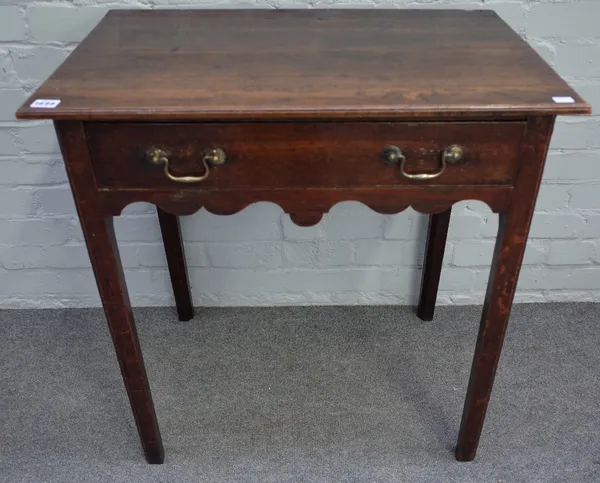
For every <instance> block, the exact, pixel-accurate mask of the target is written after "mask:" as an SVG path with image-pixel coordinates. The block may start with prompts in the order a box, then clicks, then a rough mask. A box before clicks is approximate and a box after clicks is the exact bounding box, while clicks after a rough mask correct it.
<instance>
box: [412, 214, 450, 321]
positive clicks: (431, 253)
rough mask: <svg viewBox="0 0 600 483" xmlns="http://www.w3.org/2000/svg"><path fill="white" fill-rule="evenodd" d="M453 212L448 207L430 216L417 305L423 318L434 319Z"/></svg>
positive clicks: (419, 315) (418, 312) (418, 313)
mask: <svg viewBox="0 0 600 483" xmlns="http://www.w3.org/2000/svg"><path fill="white" fill-rule="evenodd" d="M451 213H452V209H451V208H448V209H447V210H446V211H442V212H441V213H438V214H434V215H431V216H430V217H429V229H428V232H427V245H426V248H425V260H424V262H423V275H422V280H421V295H420V297H419V306H418V307H417V316H418V317H419V318H420V319H421V320H426V321H429V320H433V312H434V311H435V301H436V298H437V294H438V287H439V286H440V276H441V274H442V263H443V261H444V252H445V251H446V239H447V237H448V225H449V224H450V214H451Z"/></svg>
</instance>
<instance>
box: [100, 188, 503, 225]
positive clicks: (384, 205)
mask: <svg viewBox="0 0 600 483" xmlns="http://www.w3.org/2000/svg"><path fill="white" fill-rule="evenodd" d="M512 192H513V187H512V186H495V187H489V186H484V187H480V186H454V187H452V186H399V187H378V186H367V187H360V188H334V189H331V188H325V187H323V188H296V189H292V188H288V189H271V190H201V189H198V188H196V189H181V190H172V189H163V190H159V189H154V190H141V189H130V190H128V189H119V190H116V189H105V190H100V191H99V192H98V196H99V198H100V200H101V203H102V206H103V209H104V210H106V212H107V213H110V214H112V215H114V216H117V215H119V214H120V213H121V211H122V210H123V208H124V207H125V206H127V205H128V204H130V203H135V202H138V201H147V202H149V203H155V204H156V205H157V206H160V207H161V208H162V209H163V210H164V211H166V212H168V213H171V214H174V215H180V216H185V215H192V214H194V213H195V212H196V211H198V210H199V209H200V208H205V209H206V210H207V211H210V212H211V213H214V214H215V215H232V214H234V213H237V212H238V211H241V210H243V209H244V208H245V207H246V206H248V205H250V204H252V203H257V202H261V201H268V202H270V203H275V204H277V205H279V206H280V207H281V208H282V209H283V211H285V212H286V213H290V214H292V213H293V214H294V215H295V216H296V217H297V218H299V219H300V218H301V219H304V220H306V221H308V220H313V221H314V220H315V219H316V213H318V214H320V215H322V214H323V213H327V212H328V211H329V210H330V209H331V207H332V206H334V205H336V204H337V203H341V202H342V201H350V200H354V201H359V202H361V203H363V204H365V205H367V206H368V207H369V208H371V209H373V210H374V211H376V212H378V213H381V214H385V215H392V214H396V213H400V212H401V211H404V210H405V209H407V208H408V207H412V208H413V209H415V210H416V211H418V212H420V213H427V214H431V213H440V212H442V211H444V210H447V209H448V208H450V207H451V206H452V205H453V204H454V203H455V202H457V201H460V200H480V201H483V202H484V203H486V204H487V205H488V206H489V207H490V208H491V210H492V211H493V212H495V213H498V212H501V211H504V210H505V209H506V208H507V207H508V206H509V204H510V201H511V199H512ZM315 223H316V221H315ZM302 224H303V225H305V224H306V222H303V223H302Z"/></svg>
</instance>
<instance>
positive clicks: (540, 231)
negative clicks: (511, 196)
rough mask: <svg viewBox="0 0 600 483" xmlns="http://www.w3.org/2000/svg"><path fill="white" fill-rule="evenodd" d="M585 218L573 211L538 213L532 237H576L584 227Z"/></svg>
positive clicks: (532, 229) (534, 218) (535, 216)
mask: <svg viewBox="0 0 600 483" xmlns="http://www.w3.org/2000/svg"><path fill="white" fill-rule="evenodd" d="M584 226H585V223H584V221H583V218H581V217H580V216H577V215H576V214H573V213H536V214H535V215H534V217H533V221H532V223H531V231H530V233H529V236H530V237H531V238H574V237H576V236H578V235H579V234H580V233H581V232H582V231H583V229H584Z"/></svg>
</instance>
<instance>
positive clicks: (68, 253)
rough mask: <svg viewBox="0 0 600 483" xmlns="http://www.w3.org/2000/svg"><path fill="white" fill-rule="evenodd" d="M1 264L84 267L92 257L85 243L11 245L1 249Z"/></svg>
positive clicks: (21, 266)
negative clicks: (71, 244) (70, 244)
mask: <svg viewBox="0 0 600 483" xmlns="http://www.w3.org/2000/svg"><path fill="white" fill-rule="evenodd" d="M0 265H2V266H3V267H4V268H6V269H9V270H21V269H30V268H56V269H64V268H84V267H90V259H89V256H88V254H87V250H86V248H85V246H84V245H76V246H11V247H3V248H2V250H0Z"/></svg>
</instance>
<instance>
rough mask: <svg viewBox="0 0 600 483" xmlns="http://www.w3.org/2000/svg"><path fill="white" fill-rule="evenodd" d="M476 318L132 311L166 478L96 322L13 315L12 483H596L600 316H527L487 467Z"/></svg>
mask: <svg viewBox="0 0 600 483" xmlns="http://www.w3.org/2000/svg"><path fill="white" fill-rule="evenodd" d="M479 312H480V308H479V307H442V308H439V309H438V311H437V314H436V318H435V321H434V322H430V323H423V322H421V321H419V320H418V319H417V318H416V317H415V316H414V314H413V311H412V309H410V308H408V307H295V308H223V309H215V308H211V309H197V315H196V318H195V319H194V320H193V321H191V322H186V323H181V322H177V321H176V317H175V314H174V310H173V309H168V308H160V309H151V308H145V309H137V310H135V315H136V317H137V320H138V330H139V335H140V340H141V343H142V347H143V349H144V354H145V358H146V365H147V368H148V374H149V377H150V383H151V386H152V390H153V393H154V400H155V404H156V411H157V414H158V419H159V423H160V426H161V430H162V435H163V440H164V444H165V451H166V461H165V464H164V465H162V466H151V465H147V464H146V463H145V461H144V458H143V456H142V453H141V449H140V444H139V441H138V437H137V433H136V430H135V426H134V425H133V420H132V416H131V413H130V409H129V405H128V401H127V397H126V394H125V391H124V388H123V385H122V381H121V379H120V374H119V372H118V366H117V363H116V359H115V357H114V354H113V351H112V345H111V343H110V339H109V336H108V331H107V329H106V325H105V321H104V316H103V313H102V312H101V310H99V309H87V310H40V311H33V310H23V311H18V310H4V311H0V481H2V482H10V483H17V482H27V483H29V482H102V483H107V482H169V483H170V482H173V483H175V482H176V483H179V482H261V483H262V482H278V483H279V482H318V483H320V482H405V481H406V482H420V481H427V482H460V483H469V482H477V483H481V482H490V483H500V482H502V483H510V482H527V483H529V482H544V483H548V482H600V384H599V374H600V305H595V304H546V305H518V306H515V308H514V311H513V316H512V320H511V325H510V328H509V332H508V335H507V340H506V343H505V351H504V354H503V357H502V359H501V362H500V368H499V371H498V376H497V379H496V385H495V388H494V393H493V395H492V400H491V403H490V408H489V411H488V417H487V421H486V424H485V428H484V433H483V437H482V440H481V444H480V448H479V453H478V457H477V459H476V461H474V462H472V463H458V462H456V461H455V460H454V458H453V454H452V449H453V446H454V444H455V440H456V436H457V432H458V425H459V422H460V416H461V410H462V404H463V398H464V395H465V390H466V385H467V380H468V374H469V369H470V363H471V357H472V351H473V347H474V342H475V336H476V332H477V324H478V318H479Z"/></svg>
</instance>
